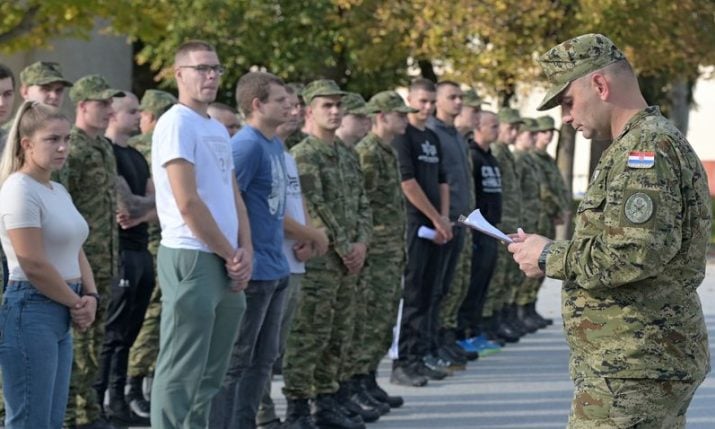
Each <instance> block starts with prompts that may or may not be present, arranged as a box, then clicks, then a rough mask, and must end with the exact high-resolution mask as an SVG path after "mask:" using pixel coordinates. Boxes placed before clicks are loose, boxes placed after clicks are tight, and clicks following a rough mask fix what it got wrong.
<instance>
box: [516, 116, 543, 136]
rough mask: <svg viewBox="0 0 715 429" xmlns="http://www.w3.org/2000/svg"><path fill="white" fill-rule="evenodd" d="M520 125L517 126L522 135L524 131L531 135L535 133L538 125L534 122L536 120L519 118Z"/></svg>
mask: <svg viewBox="0 0 715 429" xmlns="http://www.w3.org/2000/svg"><path fill="white" fill-rule="evenodd" d="M521 121H522V122H521V124H520V125H519V132H520V133H523V132H525V131H528V132H530V133H533V132H535V131H538V128H539V126H538V123H537V122H536V119H533V118H521Z"/></svg>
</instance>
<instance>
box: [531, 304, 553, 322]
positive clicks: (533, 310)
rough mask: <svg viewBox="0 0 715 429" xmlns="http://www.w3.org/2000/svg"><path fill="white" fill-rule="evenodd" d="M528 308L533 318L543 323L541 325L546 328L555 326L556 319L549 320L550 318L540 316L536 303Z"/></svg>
mask: <svg viewBox="0 0 715 429" xmlns="http://www.w3.org/2000/svg"><path fill="white" fill-rule="evenodd" d="M528 308H529V313H531V315H532V316H533V317H535V318H536V319H537V320H539V321H541V324H542V325H543V326H544V327H547V326H551V325H553V324H554V319H548V318H546V317H544V316H542V315H541V314H539V312H538V311H536V302H532V303H531V304H529V306H528Z"/></svg>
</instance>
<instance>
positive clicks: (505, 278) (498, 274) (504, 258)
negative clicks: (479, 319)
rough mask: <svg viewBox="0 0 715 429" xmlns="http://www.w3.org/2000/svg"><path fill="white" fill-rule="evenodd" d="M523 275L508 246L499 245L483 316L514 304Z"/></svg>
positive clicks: (488, 315)
mask: <svg viewBox="0 0 715 429" xmlns="http://www.w3.org/2000/svg"><path fill="white" fill-rule="evenodd" d="M522 279H523V275H522V273H521V271H519V266H518V265H517V264H516V262H514V258H513V257H512V255H511V253H509V251H508V250H507V249H506V246H505V245H503V244H499V245H498V246H497V262H496V267H495V268H494V275H493V276H492V281H491V283H489V291H488V292H487V301H486V303H485V304H484V310H483V311H482V315H483V317H491V316H492V315H493V314H494V313H496V312H498V311H500V310H501V309H502V308H503V307H505V306H507V305H510V304H513V303H514V300H515V298H516V292H517V290H518V287H519V285H520V284H521V282H522Z"/></svg>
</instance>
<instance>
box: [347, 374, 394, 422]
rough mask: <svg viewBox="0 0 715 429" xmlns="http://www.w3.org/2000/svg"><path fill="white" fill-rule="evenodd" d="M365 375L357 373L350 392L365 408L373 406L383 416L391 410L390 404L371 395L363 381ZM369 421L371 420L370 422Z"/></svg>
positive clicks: (350, 386)
mask: <svg viewBox="0 0 715 429" xmlns="http://www.w3.org/2000/svg"><path fill="white" fill-rule="evenodd" d="M362 378H363V375H356V376H354V377H353V378H352V379H351V380H350V385H349V388H350V392H351V394H352V395H351V397H350V399H352V401H353V402H355V403H356V404H358V405H360V406H361V407H363V408H372V409H374V410H376V411H377V412H378V413H380V415H381V416H384V415H385V414H387V413H389V412H390V406H389V405H387V404H386V403H384V402H381V401H378V400H377V399H375V398H373V397H372V395H370V392H368V391H367V389H366V388H365V385H364V384H363V383H362ZM368 423H369V422H368Z"/></svg>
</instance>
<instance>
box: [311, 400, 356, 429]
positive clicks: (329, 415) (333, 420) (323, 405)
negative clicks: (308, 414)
mask: <svg viewBox="0 0 715 429" xmlns="http://www.w3.org/2000/svg"><path fill="white" fill-rule="evenodd" d="M341 408H342V407H340V405H339V404H338V403H337V402H336V401H335V398H334V397H333V395H332V394H321V395H318V397H317V398H316V399H315V401H314V402H313V420H314V421H315V425H316V426H318V427H319V428H320V429H365V423H364V422H362V421H354V420H352V419H350V418H349V417H348V416H346V415H345V414H343V410H341Z"/></svg>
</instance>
